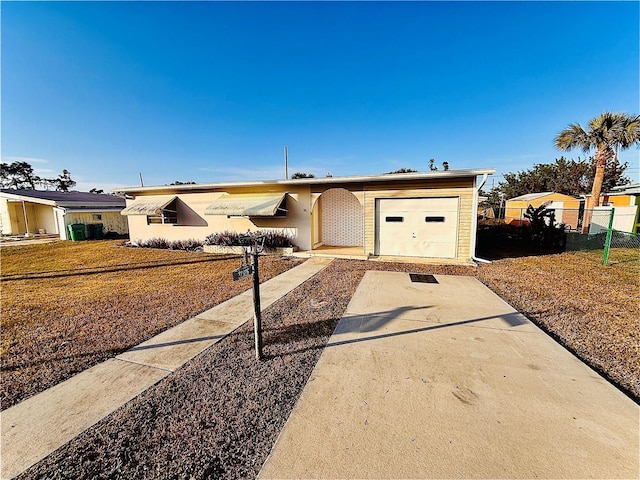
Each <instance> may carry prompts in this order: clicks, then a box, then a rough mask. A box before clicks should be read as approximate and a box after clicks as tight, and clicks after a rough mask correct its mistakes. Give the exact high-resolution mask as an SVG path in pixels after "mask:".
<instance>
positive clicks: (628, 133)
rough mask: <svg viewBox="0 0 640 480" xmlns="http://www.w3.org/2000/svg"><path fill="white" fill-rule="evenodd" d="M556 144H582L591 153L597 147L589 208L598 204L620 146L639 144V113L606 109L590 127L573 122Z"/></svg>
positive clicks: (567, 147)
mask: <svg viewBox="0 0 640 480" xmlns="http://www.w3.org/2000/svg"><path fill="white" fill-rule="evenodd" d="M555 145H556V147H557V148H558V149H560V150H564V151H569V150H572V149H574V148H580V149H582V151H584V152H585V153H588V152H590V151H591V150H593V149H595V163H596V168H595V174H594V177H593V186H592V188H591V198H590V201H589V204H588V205H587V208H588V209H591V208H593V207H597V206H598V205H600V192H601V191H602V185H603V183H604V173H605V169H606V167H607V164H608V163H609V161H610V160H611V159H613V158H614V156H615V157H616V163H617V152H618V150H626V149H627V148H630V147H631V146H632V145H640V115H635V116H634V115H627V114H625V113H611V112H605V113H602V114H601V115H599V116H597V117H596V118H594V119H592V120H591V121H590V122H589V128H588V129H587V130H585V129H583V128H582V126H580V124H579V123H574V124H570V125H569V126H568V127H567V128H565V129H564V130H562V131H561V132H560V133H559V134H558V135H557V136H556V138H555Z"/></svg>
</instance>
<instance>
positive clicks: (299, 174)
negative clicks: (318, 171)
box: [291, 172, 316, 180]
mask: <svg viewBox="0 0 640 480" xmlns="http://www.w3.org/2000/svg"><path fill="white" fill-rule="evenodd" d="M297 178H316V176H315V175H314V174H313V173H304V172H296V173H294V174H293V175H291V180H296V179H297Z"/></svg>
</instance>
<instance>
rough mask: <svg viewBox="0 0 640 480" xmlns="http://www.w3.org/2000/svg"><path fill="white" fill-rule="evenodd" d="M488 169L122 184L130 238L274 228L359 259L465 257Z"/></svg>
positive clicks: (308, 247) (309, 246)
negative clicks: (344, 249) (345, 249)
mask: <svg viewBox="0 0 640 480" xmlns="http://www.w3.org/2000/svg"><path fill="white" fill-rule="evenodd" d="M494 172H495V170H492V169H482V170H455V171H454V170H450V171H442V172H428V173H404V174H386V175H375V176H357V177H330V178H304V179H297V180H272V181H255V182H231V183H211V184H193V185H165V186H156V187H128V188H123V189H119V190H118V193H121V194H126V195H127V197H128V200H127V208H125V209H124V210H123V211H122V215H126V217H127V218H128V220H129V232H130V237H131V239H132V240H145V239H150V238H154V237H162V238H165V239H167V240H180V239H189V238H194V239H199V240H203V239H204V238H205V237H206V236H207V235H209V234H211V233H214V232H221V231H224V230H231V231H236V232H246V231H247V230H252V231H253V230H257V229H272V230H281V231H284V232H286V233H289V234H290V235H291V236H292V237H293V242H294V244H295V245H296V246H297V247H298V248H299V249H300V250H302V251H321V250H322V249H323V248H325V247H349V250H350V251H352V252H357V253H358V254H359V255H362V256H370V255H374V256H381V255H383V256H407V257H426V258H438V259H450V260H451V261H454V262H459V263H469V262H470V261H471V258H472V256H473V255H474V251H475V237H476V222H477V208H478V189H479V187H480V186H478V185H476V179H477V177H478V176H480V175H483V176H484V179H485V180H486V176H487V175H489V174H492V173H494Z"/></svg>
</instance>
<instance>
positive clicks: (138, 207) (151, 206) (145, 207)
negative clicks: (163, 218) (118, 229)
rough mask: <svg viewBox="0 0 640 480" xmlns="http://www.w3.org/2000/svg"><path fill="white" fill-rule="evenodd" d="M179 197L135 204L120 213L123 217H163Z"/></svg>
mask: <svg viewBox="0 0 640 480" xmlns="http://www.w3.org/2000/svg"><path fill="white" fill-rule="evenodd" d="M176 198H177V197H175V196H173V197H167V198H163V199H160V200H154V201H146V202H141V201H139V202H133V203H132V204H131V205H129V206H128V207H126V208H125V209H124V210H122V211H121V212H120V214H121V215H162V212H163V211H164V210H165V209H166V208H167V207H168V206H169V205H170V204H171V203H172V202H174V201H175V199H176Z"/></svg>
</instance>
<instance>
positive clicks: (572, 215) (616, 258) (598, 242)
mask: <svg viewBox="0 0 640 480" xmlns="http://www.w3.org/2000/svg"><path fill="white" fill-rule="evenodd" d="M550 210H553V212H554V221H555V224H556V225H560V224H563V225H564V228H565V231H566V232H567V239H566V250H567V251H581V250H602V264H603V265H612V264H615V263H621V262H640V235H639V234H638V233H635V232H637V231H638V229H639V218H638V206H637V205H631V206H625V207H612V206H601V207H596V208H594V209H590V210H585V209H583V208H580V209H567V208H550ZM525 212H526V209H524V208H508V209H507V210H506V211H505V218H504V221H505V223H507V224H511V225H514V226H523V227H524V226H527V225H528V220H527V218H526V217H525Z"/></svg>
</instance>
